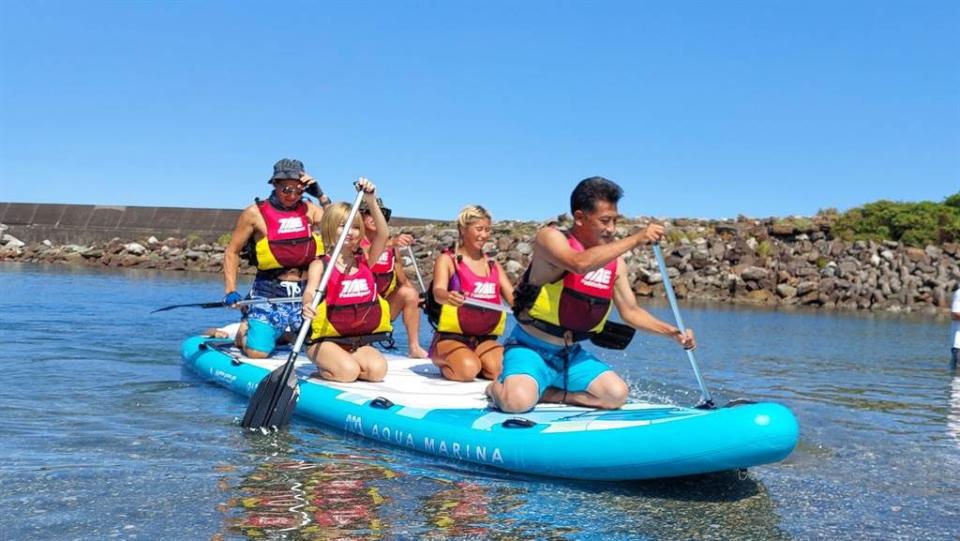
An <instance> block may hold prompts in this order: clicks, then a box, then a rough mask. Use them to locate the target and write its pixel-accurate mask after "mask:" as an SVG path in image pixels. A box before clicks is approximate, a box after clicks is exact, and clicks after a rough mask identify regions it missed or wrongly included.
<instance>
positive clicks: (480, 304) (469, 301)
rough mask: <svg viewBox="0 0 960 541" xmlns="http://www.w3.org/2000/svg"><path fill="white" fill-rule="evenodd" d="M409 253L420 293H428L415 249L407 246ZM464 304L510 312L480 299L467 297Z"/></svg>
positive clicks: (500, 305) (501, 306)
mask: <svg viewBox="0 0 960 541" xmlns="http://www.w3.org/2000/svg"><path fill="white" fill-rule="evenodd" d="M407 251H408V252H409V253H410V259H412V260H413V270H415V271H416V272H417V281H418V282H420V291H423V292H426V290H427V287H426V286H425V285H423V276H421V275H420V267H419V266H417V258H416V257H414V255H413V248H411V247H409V246H407ZM463 304H469V305H471V306H475V307H477V308H486V309H487V310H495V311H497V312H508V311H509V307H507V306H504V305H502V304H499V303H492V302H487V301H481V300H479V299H471V298H470V297H466V298H464V299H463Z"/></svg>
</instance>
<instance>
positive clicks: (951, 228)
mask: <svg viewBox="0 0 960 541" xmlns="http://www.w3.org/2000/svg"><path fill="white" fill-rule="evenodd" d="M955 205H956V206H955ZM831 233H832V235H833V236H834V237H835V238H840V239H844V240H861V239H862V240H875V241H881V240H887V239H889V240H895V241H900V242H903V243H904V244H906V245H909V246H926V245H927V244H937V243H943V242H953V241H957V240H960V193H957V194H954V195H952V196H950V197H947V198H946V199H945V200H944V202H943V203H934V202H932V201H920V202H917V203H909V202H908V203H903V202H896V201H887V200H880V201H875V202H873V203H867V204H866V205H863V206H862V207H856V208H853V209H850V210H848V211H847V212H844V213H843V214H841V215H840V216H839V217H838V218H837V220H836V221H835V222H834V223H833V229H832V232H831Z"/></svg>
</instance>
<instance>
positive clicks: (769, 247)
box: [757, 240, 773, 257]
mask: <svg viewBox="0 0 960 541" xmlns="http://www.w3.org/2000/svg"><path fill="white" fill-rule="evenodd" d="M772 253H773V243H772V242H770V241H769V240H764V241H760V244H758V245H757V255H758V256H760V257H770V254H772Z"/></svg>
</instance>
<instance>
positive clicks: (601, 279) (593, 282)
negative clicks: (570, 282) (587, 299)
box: [583, 269, 613, 289]
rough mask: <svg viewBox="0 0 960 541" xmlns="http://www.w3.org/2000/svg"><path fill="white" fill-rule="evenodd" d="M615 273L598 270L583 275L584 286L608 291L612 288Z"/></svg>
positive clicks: (607, 270)
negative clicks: (608, 288) (611, 282)
mask: <svg viewBox="0 0 960 541" xmlns="http://www.w3.org/2000/svg"><path fill="white" fill-rule="evenodd" d="M611 278H613V273H612V272H610V270H609V269H597V270H595V271H590V272H588V273H586V274H584V275H583V285H586V286H590V287H596V288H600V289H606V288H607V287H609V286H610V279H611Z"/></svg>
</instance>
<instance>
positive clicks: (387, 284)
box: [360, 238, 397, 297]
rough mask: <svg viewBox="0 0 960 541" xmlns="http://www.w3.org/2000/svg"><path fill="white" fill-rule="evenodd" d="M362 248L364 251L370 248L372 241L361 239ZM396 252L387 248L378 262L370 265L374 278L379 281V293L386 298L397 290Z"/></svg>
mask: <svg viewBox="0 0 960 541" xmlns="http://www.w3.org/2000/svg"><path fill="white" fill-rule="evenodd" d="M360 246H362V247H363V248H364V249H366V248H369V247H370V241H368V240H367V239H366V238H363V239H360ZM395 264H396V252H394V249H393V248H391V247H386V248H384V249H383V252H381V253H380V257H379V258H378V259H377V262H376V263H374V264H373V265H370V270H371V271H373V277H374V279H376V281H377V293H379V294H380V295H382V296H384V297H386V296H388V295H390V294H391V293H393V291H394V290H395V289H397V271H396V269H397V268H396V266H395Z"/></svg>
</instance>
